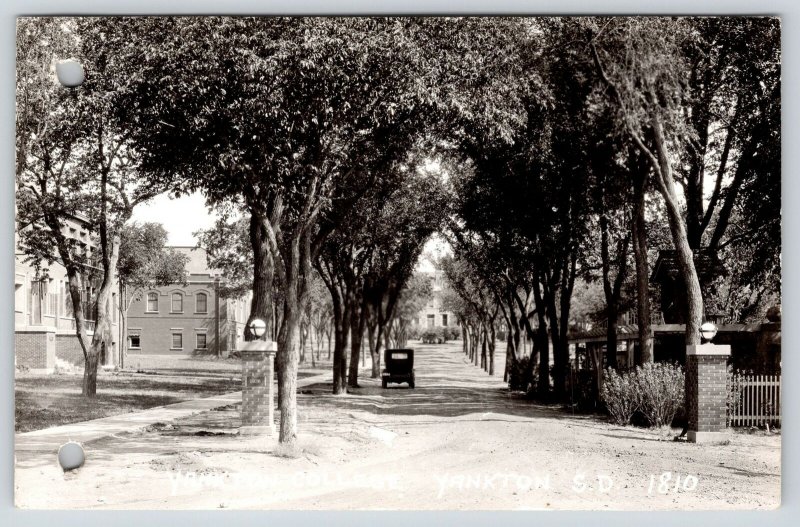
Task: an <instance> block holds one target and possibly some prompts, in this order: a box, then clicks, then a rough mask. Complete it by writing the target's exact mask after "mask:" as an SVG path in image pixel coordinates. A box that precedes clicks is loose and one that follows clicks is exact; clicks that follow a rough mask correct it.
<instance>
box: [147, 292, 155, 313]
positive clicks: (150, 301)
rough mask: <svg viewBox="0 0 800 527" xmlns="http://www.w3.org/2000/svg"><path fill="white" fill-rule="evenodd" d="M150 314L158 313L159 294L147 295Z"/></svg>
mask: <svg viewBox="0 0 800 527" xmlns="http://www.w3.org/2000/svg"><path fill="white" fill-rule="evenodd" d="M147 311H148V313H158V293H147Z"/></svg>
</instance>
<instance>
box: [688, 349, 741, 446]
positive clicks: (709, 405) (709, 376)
mask: <svg viewBox="0 0 800 527" xmlns="http://www.w3.org/2000/svg"><path fill="white" fill-rule="evenodd" d="M730 354H731V347H730V346H728V345H716V344H710V343H709V344H700V345H689V346H686V412H687V417H688V418H689V430H688V439H689V441H690V442H692V443H714V442H719V441H722V440H724V434H723V432H724V431H725V425H726V423H725V419H726V415H725V412H726V398H727V363H728V357H729V356H730Z"/></svg>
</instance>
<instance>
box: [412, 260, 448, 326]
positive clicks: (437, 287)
mask: <svg viewBox="0 0 800 527" xmlns="http://www.w3.org/2000/svg"><path fill="white" fill-rule="evenodd" d="M418 273H420V274H422V275H425V276H427V277H428V278H430V280H431V290H432V294H431V297H430V299H429V300H428V303H427V304H426V305H425V307H424V308H423V309H421V310H420V312H419V313H418V314H417V316H416V318H415V320H414V323H415V324H416V325H418V326H420V327H424V328H434V327H451V326H457V325H458V320H456V316H455V314H453V313H452V312H451V311H447V310H446V309H444V308H443V304H442V296H443V294H444V285H445V283H444V281H445V280H446V278H445V276H444V272H443V271H440V270H438V269H436V270H433V271H418Z"/></svg>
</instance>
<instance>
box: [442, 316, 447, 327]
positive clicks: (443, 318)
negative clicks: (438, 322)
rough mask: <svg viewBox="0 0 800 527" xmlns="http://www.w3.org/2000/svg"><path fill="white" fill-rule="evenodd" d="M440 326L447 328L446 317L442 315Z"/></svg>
mask: <svg viewBox="0 0 800 527" xmlns="http://www.w3.org/2000/svg"><path fill="white" fill-rule="evenodd" d="M442 326H444V327H447V315H442Z"/></svg>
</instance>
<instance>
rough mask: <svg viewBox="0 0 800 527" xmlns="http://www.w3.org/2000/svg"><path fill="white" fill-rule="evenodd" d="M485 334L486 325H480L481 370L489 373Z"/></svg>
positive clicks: (487, 344)
mask: <svg viewBox="0 0 800 527" xmlns="http://www.w3.org/2000/svg"><path fill="white" fill-rule="evenodd" d="M487 334H488V332H487V331H486V325H485V324H481V368H482V369H483V371H489V360H488V359H489V358H488V349H487V348H488V346H489V343H488V342H487V339H488V337H487Z"/></svg>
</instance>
